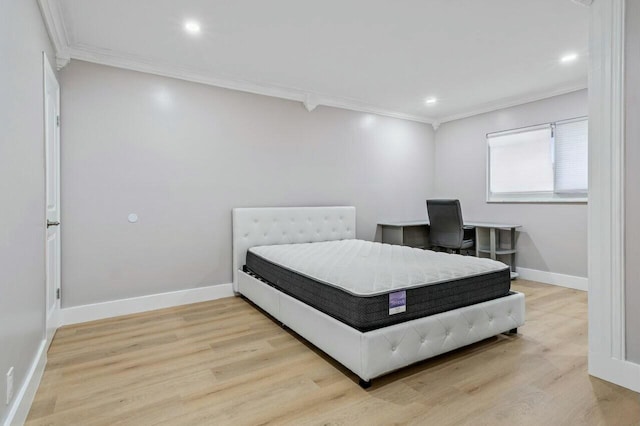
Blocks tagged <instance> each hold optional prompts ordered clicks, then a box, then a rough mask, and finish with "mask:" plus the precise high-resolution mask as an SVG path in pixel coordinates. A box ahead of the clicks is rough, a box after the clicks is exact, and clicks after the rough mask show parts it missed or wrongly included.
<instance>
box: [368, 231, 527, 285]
mask: <svg viewBox="0 0 640 426" xmlns="http://www.w3.org/2000/svg"><path fill="white" fill-rule="evenodd" d="M464 224H465V226H473V227H475V228H476V256H478V257H481V256H482V255H484V254H486V255H489V257H491V259H494V260H496V259H498V257H499V256H500V257H501V258H503V257H504V256H509V261H508V262H506V263H508V264H509V265H510V266H511V278H512V279H513V278H517V277H518V274H517V273H516V229H518V228H521V227H522V225H516V224H512V223H494V222H473V221H469V222H467V221H465V222H464ZM378 226H379V227H380V228H381V239H382V240H381V242H383V243H388V244H399V245H405V246H411V247H418V248H429V247H430V245H429V221H428V220H424V219H423V220H406V221H384V222H379V223H378ZM501 231H507V232H509V237H510V238H509V242H508V244H507V245H504V244H501V241H500V236H501V233H502V232H501Z"/></svg>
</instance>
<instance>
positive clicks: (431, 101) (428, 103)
mask: <svg viewBox="0 0 640 426" xmlns="http://www.w3.org/2000/svg"><path fill="white" fill-rule="evenodd" d="M436 102H438V100H437V99H436V98H427V100H426V101H424V103H426V104H427V105H433V104H435V103H436Z"/></svg>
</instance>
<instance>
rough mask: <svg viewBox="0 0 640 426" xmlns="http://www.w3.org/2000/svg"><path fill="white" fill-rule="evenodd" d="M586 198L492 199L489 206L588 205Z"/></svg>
mask: <svg viewBox="0 0 640 426" xmlns="http://www.w3.org/2000/svg"><path fill="white" fill-rule="evenodd" d="M588 202H589V199H588V198H584V197H582V198H545V197H540V198H492V199H490V200H487V203H489V204H588Z"/></svg>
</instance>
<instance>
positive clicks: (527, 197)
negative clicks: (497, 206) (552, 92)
mask: <svg viewBox="0 0 640 426" xmlns="http://www.w3.org/2000/svg"><path fill="white" fill-rule="evenodd" d="M575 121H586V122H587V126H588V125H589V117H588V116H580V117H573V118H568V119H565V120H557V121H553V122H549V123H542V124H534V125H531V126H525V127H518V128H515V129H509V130H502V131H498V132H490V133H487V134H486V135H485V144H486V158H485V161H486V182H485V184H486V202H487V203H531V204H534V203H576V204H578V203H583V204H584V203H588V202H589V189H588V188H587V192H555V185H556V164H555V152H556V146H555V129H556V125H558V124H564V123H570V122H575ZM547 126H549V127H551V141H550V142H551V149H552V150H553V157H554V161H553V164H552V167H553V185H554V190H553V191H542V192H508V193H507V192H503V193H498V194H493V193H492V192H491V147H490V145H489V139H490V137H492V136H493V137H495V136H506V135H509V134H516V133H522V132H527V131H533V130H537V129H541V128H544V127H547ZM587 143H588V141H587Z"/></svg>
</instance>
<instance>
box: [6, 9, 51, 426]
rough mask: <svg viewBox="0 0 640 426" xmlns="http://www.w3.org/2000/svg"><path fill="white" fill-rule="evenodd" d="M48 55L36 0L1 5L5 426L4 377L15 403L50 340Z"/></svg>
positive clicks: (48, 45) (46, 40)
mask: <svg viewBox="0 0 640 426" xmlns="http://www.w3.org/2000/svg"><path fill="white" fill-rule="evenodd" d="M43 50H45V51H47V53H48V54H49V55H51V46H50V44H49V38H48V36H47V33H46V30H45V28H44V25H43V23H42V18H41V17H40V11H39V9H38V6H37V3H36V1H35V0H28V1H25V0H7V1H4V0H3V1H2V2H0V57H1V58H2V59H1V60H0V117H2V125H0V200H2V209H0V224H1V226H0V378H1V380H0V423H2V422H3V421H4V419H5V418H6V416H7V410H8V406H7V405H5V398H6V395H5V391H6V389H5V381H4V377H5V374H6V372H7V371H8V370H9V368H10V367H11V366H13V367H14V368H15V373H14V375H15V377H14V382H15V383H14V398H15V393H17V392H18V390H19V389H20V387H21V386H22V384H23V382H24V380H25V376H26V372H27V369H28V368H29V366H30V365H31V363H32V362H33V360H34V357H35V355H36V352H37V349H38V346H39V345H40V343H41V341H42V339H43V337H44V305H45V302H44V295H45V287H44V279H45V276H44V271H45V269H44V241H45V229H44V221H45V215H44V214H45V199H44V137H43V132H44V130H43V102H44V100H43V93H42V91H43V89H42V78H43V77H42V51H43ZM50 57H52V56H50Z"/></svg>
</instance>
